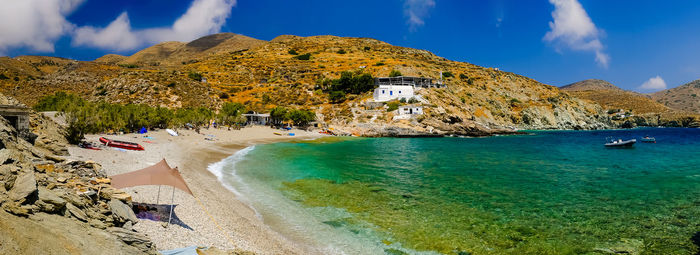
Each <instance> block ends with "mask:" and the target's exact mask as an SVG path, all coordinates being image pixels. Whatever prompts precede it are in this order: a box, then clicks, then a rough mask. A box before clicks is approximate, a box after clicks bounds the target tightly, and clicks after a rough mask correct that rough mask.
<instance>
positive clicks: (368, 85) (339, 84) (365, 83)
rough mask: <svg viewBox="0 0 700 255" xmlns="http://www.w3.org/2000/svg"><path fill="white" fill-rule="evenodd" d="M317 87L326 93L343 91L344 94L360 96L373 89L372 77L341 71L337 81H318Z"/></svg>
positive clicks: (365, 74)
mask: <svg viewBox="0 0 700 255" xmlns="http://www.w3.org/2000/svg"><path fill="white" fill-rule="evenodd" d="M318 85H319V87H321V88H323V89H324V90H327V91H343V92H345V93H346V94H361V93H364V92H366V91H370V90H372V89H374V77H372V75H370V74H367V73H362V72H361V71H358V72H354V73H353V72H350V71H343V72H342V73H340V78H338V79H324V80H320V81H319V84H318Z"/></svg>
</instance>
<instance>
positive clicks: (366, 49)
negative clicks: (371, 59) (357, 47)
mask: <svg viewBox="0 0 700 255" xmlns="http://www.w3.org/2000/svg"><path fill="white" fill-rule="evenodd" d="M370 49H372V48H370V47H369V46H365V48H364V50H365V51H368V50H370Z"/></svg>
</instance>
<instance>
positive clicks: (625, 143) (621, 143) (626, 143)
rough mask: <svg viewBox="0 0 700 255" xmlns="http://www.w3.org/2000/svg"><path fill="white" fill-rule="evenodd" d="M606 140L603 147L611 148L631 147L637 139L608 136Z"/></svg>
mask: <svg viewBox="0 0 700 255" xmlns="http://www.w3.org/2000/svg"><path fill="white" fill-rule="evenodd" d="M607 140H608V141H607V143H605V147H612V148H622V147H632V146H634V144H635V143H637V139H629V140H622V139H612V138H608V139H607Z"/></svg>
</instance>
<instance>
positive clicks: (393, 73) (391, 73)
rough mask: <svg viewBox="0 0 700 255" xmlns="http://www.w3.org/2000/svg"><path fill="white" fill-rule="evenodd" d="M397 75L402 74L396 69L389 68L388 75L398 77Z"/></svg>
mask: <svg viewBox="0 0 700 255" xmlns="http://www.w3.org/2000/svg"><path fill="white" fill-rule="evenodd" d="M399 76H403V74H401V72H399V71H398V70H391V72H389V77H399Z"/></svg>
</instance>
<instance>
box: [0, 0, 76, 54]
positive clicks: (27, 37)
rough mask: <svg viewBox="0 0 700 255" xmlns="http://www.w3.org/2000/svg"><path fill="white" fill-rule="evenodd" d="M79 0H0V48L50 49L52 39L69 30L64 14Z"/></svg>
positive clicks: (73, 7)
mask: <svg viewBox="0 0 700 255" xmlns="http://www.w3.org/2000/svg"><path fill="white" fill-rule="evenodd" d="M82 2H83V0H1V1H0V5H1V6H2V8H0V52H4V51H7V50H8V49H10V48H19V47H26V48H28V49H29V50H32V51H37V52H53V51H54V42H55V41H56V40H58V38H60V37H61V36H63V35H64V34H66V33H68V32H70V31H71V29H72V28H73V25H72V24H71V23H70V22H68V21H67V20H66V16H67V15H68V14H70V13H71V12H73V11H74V10H75V9H76V8H77V7H78V6H79V5H80V4H81V3H82Z"/></svg>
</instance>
